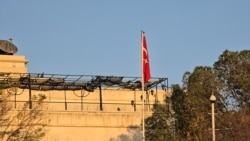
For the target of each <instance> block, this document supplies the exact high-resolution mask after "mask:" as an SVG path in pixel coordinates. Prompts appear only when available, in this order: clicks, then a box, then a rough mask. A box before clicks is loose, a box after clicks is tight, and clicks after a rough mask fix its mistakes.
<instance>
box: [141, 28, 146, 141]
mask: <svg viewBox="0 0 250 141" xmlns="http://www.w3.org/2000/svg"><path fill="white" fill-rule="evenodd" d="M143 36H144V32H143V31H141V58H142V59H141V90H142V140H143V141H145V123H144V122H145V121H144V120H145V119H144V73H143V70H144V65H143V64H144V60H143Z"/></svg>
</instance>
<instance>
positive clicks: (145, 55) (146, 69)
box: [142, 33, 151, 83]
mask: <svg viewBox="0 0 250 141" xmlns="http://www.w3.org/2000/svg"><path fill="white" fill-rule="evenodd" d="M142 52H143V53H142V55H143V56H142V58H143V62H142V63H143V65H142V66H143V68H142V69H143V77H144V78H143V79H144V83H146V82H147V81H148V80H149V79H150V77H151V74H150V66H149V54H148V48H147V42H146V36H145V35H144V33H142Z"/></svg>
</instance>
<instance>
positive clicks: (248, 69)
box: [214, 50, 250, 110]
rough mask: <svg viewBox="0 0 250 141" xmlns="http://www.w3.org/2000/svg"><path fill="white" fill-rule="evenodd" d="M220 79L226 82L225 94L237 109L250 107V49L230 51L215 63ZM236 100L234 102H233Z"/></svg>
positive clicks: (225, 52)
mask: <svg viewBox="0 0 250 141" xmlns="http://www.w3.org/2000/svg"><path fill="white" fill-rule="evenodd" d="M214 69H215V71H216V74H217V77H218V79H219V80H220V81H221V82H222V83H223V84H224V87H223V88H224V89H222V91H223V95H224V97H225V98H227V99H228V105H229V104H230V105H229V106H230V108H234V109H235V110H237V109H239V108H242V107H244V106H247V107H248V108H249V107H250V50H243V51H240V52H238V51H235V52H234V51H228V50H225V51H224V52H223V53H222V55H220V57H219V60H218V61H217V62H215V63H214ZM233 102H234V103H233Z"/></svg>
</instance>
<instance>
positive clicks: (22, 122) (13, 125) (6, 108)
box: [0, 91, 48, 141]
mask: <svg viewBox="0 0 250 141" xmlns="http://www.w3.org/2000/svg"><path fill="white" fill-rule="evenodd" d="M0 94H1V96H2V99H1V102H0V108H1V113H0V125H1V128H0V140H2V141H17V140H18V141H38V140H40V139H42V138H43V137H44V135H45V130H44V127H45V126H46V125H47V122H48V121H47V119H46V115H45V114H44V113H43V111H42V106H43V100H44V99H45V98H46V97H45V96H43V95H39V96H38V97H37V96H34V97H33V108H32V109H29V103H28V102H26V103H25V104H24V105H23V107H22V108H21V110H17V111H15V110H12V107H11V104H10V103H9V102H8V98H9V95H5V94H3V91H0Z"/></svg>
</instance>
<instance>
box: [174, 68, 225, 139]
mask: <svg viewBox="0 0 250 141" xmlns="http://www.w3.org/2000/svg"><path fill="white" fill-rule="evenodd" d="M183 78H185V79H184V80H183V82H184V84H183V86H185V87H184V89H182V88H180V86H179V85H173V93H172V97H171V98H172V106H173V109H174V111H175V118H176V124H175V127H176V133H177V134H178V135H177V136H179V137H180V138H181V139H182V140H192V141H193V140H195V141H199V140H203V141H205V140H210V136H208V134H210V133H211V132H210V131H209V127H211V126H210V125H211V124H210V123H211V116H210V115H209V114H208V112H209V111H210V109H211V106H210V101H209V97H210V96H211V94H212V93H213V94H214V95H216V97H217V99H218V102H217V112H222V111H223V107H224V106H223V103H222V102H221V101H220V100H221V97H220V96H219V92H218V89H217V88H219V87H220V86H221V85H220V83H219V82H218V81H217V79H216V75H215V74H214V72H213V69H212V68H211V67H203V66H198V67H196V68H195V69H194V71H193V72H186V73H185V74H184V76H183Z"/></svg>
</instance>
